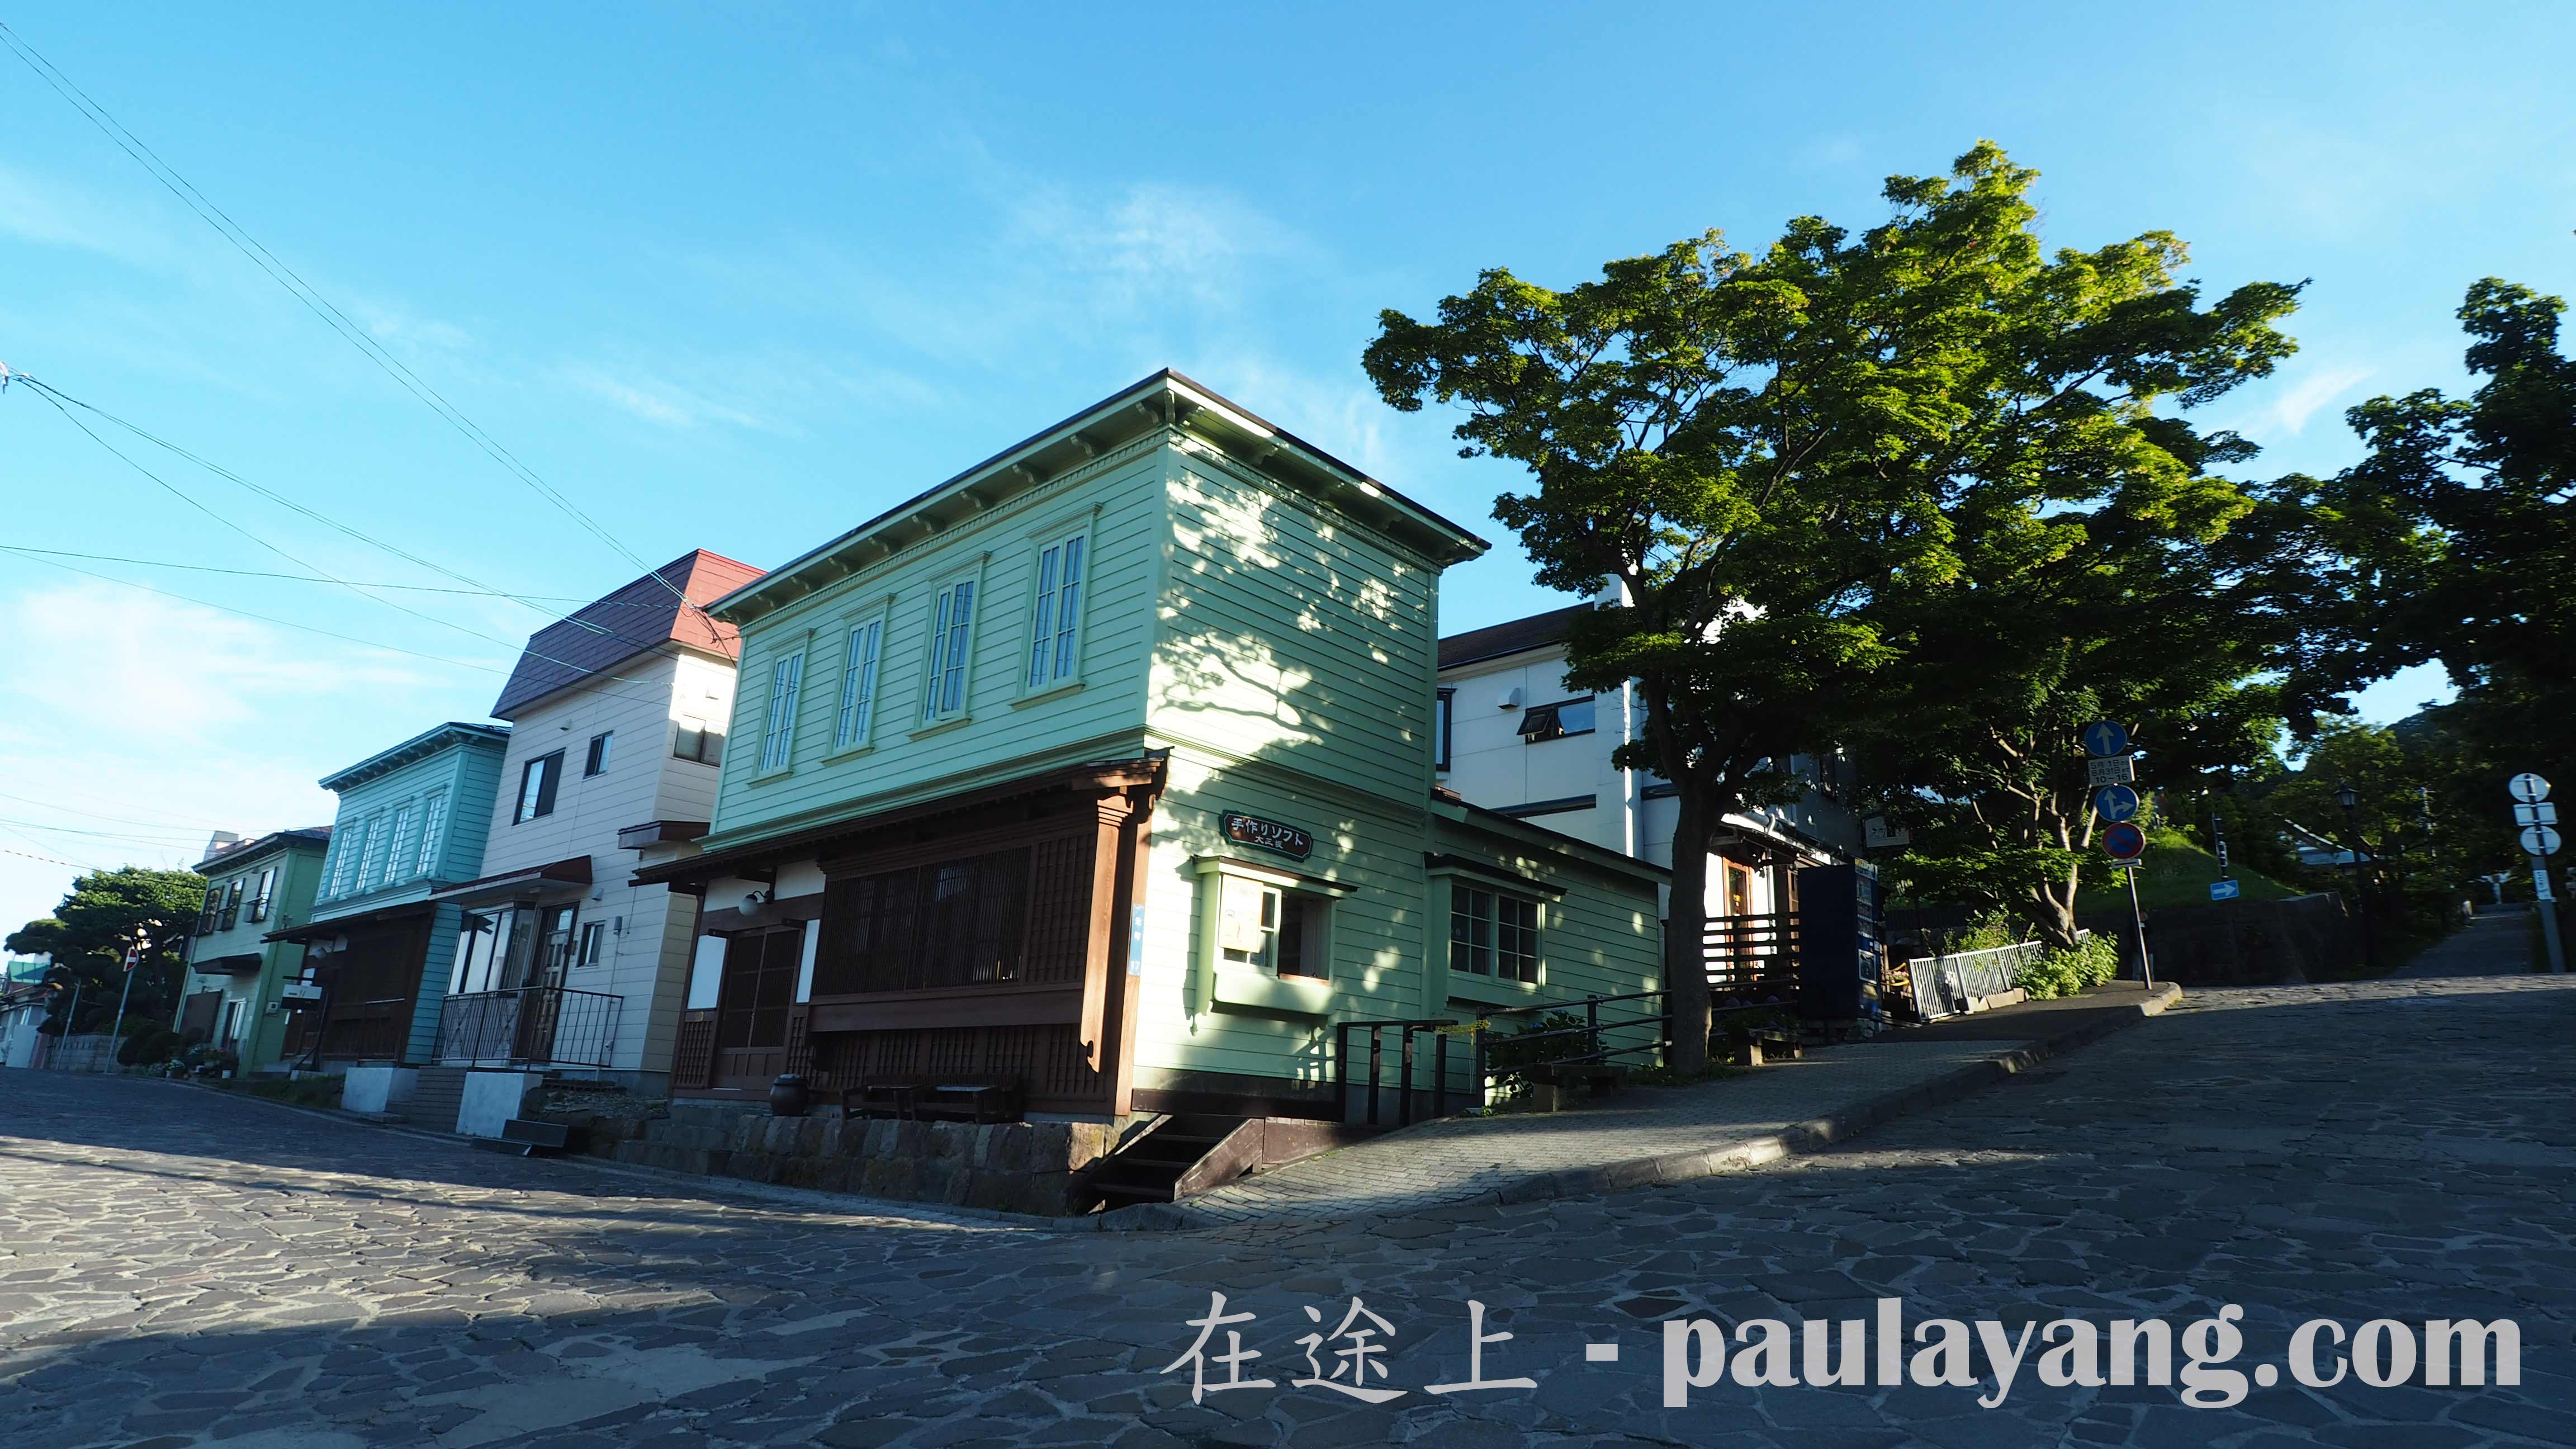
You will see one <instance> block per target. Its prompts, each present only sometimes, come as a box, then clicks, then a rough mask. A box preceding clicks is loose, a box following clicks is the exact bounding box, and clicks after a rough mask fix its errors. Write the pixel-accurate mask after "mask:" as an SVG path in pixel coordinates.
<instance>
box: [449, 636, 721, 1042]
mask: <svg viewBox="0 0 2576 1449" xmlns="http://www.w3.org/2000/svg"><path fill="white" fill-rule="evenodd" d="M675 656H676V657H675ZM733 681H734V670H733V666H732V665H731V664H730V663H727V662H724V661H719V660H713V659H707V658H703V657H701V656H699V655H695V654H689V653H681V652H678V651H676V650H674V651H673V653H671V654H658V655H650V654H648V655H639V656H637V657H635V658H632V659H628V660H626V661H624V662H623V663H620V664H618V665H616V666H615V667H614V668H612V669H610V670H609V671H607V673H606V674H605V675H600V676H593V677H592V678H590V679H588V680H585V681H583V682H581V683H579V684H576V685H574V686H572V687H570V688H568V689H564V690H560V691H558V692H556V693H554V694H552V695H549V696H547V697H545V698H544V699H541V700H538V701H537V702H536V703H535V704H534V705H533V706H531V707H529V708H526V709H523V710H521V711H520V713H519V717H518V718H517V719H516V720H515V721H513V722H512V723H513V729H512V731H511V737H510V749H509V754H508V756H507V757H506V758H505V759H504V761H503V762H502V776H501V789H500V792H499V798H498V799H496V801H495V802H494V805H493V816H492V831H491V837H490V842H489V844H488V845H487V846H486V847H485V849H484V855H483V873H484V874H485V875H501V874H505V873H507V872H510V871H514V870H525V869H529V868H531V867H534V866H540V865H548V864H552V863H553V862H555V861H559V860H569V859H571V858H573V857H575V856H588V857H589V858H590V879H591V884H590V886H589V888H588V889H587V890H584V891H582V892H581V893H580V901H579V920H580V921H581V922H583V923H589V922H594V921H596V922H601V923H603V924H605V925H607V926H608V928H609V930H608V934H607V936H606V938H605V940H604V942H603V945H602V949H601V952H600V959H599V961H598V962H597V963H596V964H591V965H581V966H575V967H573V968H572V969H571V971H569V972H568V973H567V974H566V976H565V978H564V984H565V985H566V986H568V987H571V988H573V989H575V990H579V991H597V992H601V993H604V994H607V995H612V996H617V997H620V998H622V999H623V1000H622V1003H621V1005H620V1006H619V1008H618V1019H617V1038H616V1047H615V1050H614V1051H613V1053H612V1054H611V1058H610V1065H611V1067H612V1069H614V1070H620V1071H639V1070H640V1071H666V1070H668V1069H669V1066H670V1057H671V1046H672V1042H673V1039H674V1038H675V1036H676V1035H677V1032H678V1027H679V1018H680V1012H681V1010H682V1002H683V999H684V997H685V995H686V993H687V990H688V979H689V962H690V956H691V952H692V947H693V943H694V940H695V937H696V934H697V904H696V902H695V901H694V900H693V899H692V898H690V897H686V896H679V897H675V896H673V895H672V894H671V892H670V891H669V890H668V889H667V888H665V887H662V886H643V887H637V886H633V885H629V884H628V883H627V881H628V878H629V877H630V876H631V875H633V873H634V870H635V867H636V865H637V863H638V857H637V854H636V852H634V851H632V850H629V849H627V848H625V847H624V846H621V845H619V844H618V843H617V832H618V831H619V830H621V829H624V828H625V827H627V826H631V825H642V824H644V823H646V822H648V821H653V820H696V821H704V820H706V819H708V818H709V816H710V815H711V814H712V813H713V810H714V804H715V785H716V768H715V767H714V766H712V765H705V764H700V763H698V762H696V761H694V760H681V759H675V758H673V756H672V753H671V750H672V745H673V742H674V738H675V736H676V733H677V730H678V727H679V722H680V721H681V720H683V719H691V720H703V721H705V722H706V723H707V724H708V725H709V726H710V727H712V728H715V729H722V728H723V727H724V721H725V720H726V719H727V718H728V717H729V716H730V714H731V713H732V710H733ZM602 732H608V733H610V734H612V735H613V736H614V738H613V742H612V744H611V746H610V749H609V759H608V765H607V768H606V769H605V770H603V771H602V772H601V773H600V774H599V775H597V776H595V777H585V776H584V775H583V774H582V767H583V765H584V764H585V763H586V762H587V759H588V756H589V749H590V740H591V737H592V736H594V735H597V734H600V733H602ZM556 750H561V751H563V752H564V764H563V777H562V780H561V782H560V783H559V784H558V785H557V786H556V790H555V808H554V811H553V813H552V814H549V815H544V816H540V817H538V818H537V819H535V820H531V821H527V822H525V823H522V824H514V823H513V821H514V819H515V818H516V816H517V813H518V807H519V779H520V774H521V771H522V769H523V768H524V766H525V764H526V762H527V761H529V760H532V759H536V758H538V757H540V756H543V755H547V754H551V753H553V752H554V751H556ZM547 899H548V900H549V901H556V900H559V893H555V892H549V893H548V896H547ZM451 984H452V983H451Z"/></svg>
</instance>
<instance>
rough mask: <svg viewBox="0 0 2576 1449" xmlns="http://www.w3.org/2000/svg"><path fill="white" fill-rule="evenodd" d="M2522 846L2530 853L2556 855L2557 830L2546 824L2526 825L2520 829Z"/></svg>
mask: <svg viewBox="0 0 2576 1449" xmlns="http://www.w3.org/2000/svg"><path fill="white" fill-rule="evenodd" d="M2522 848H2523V850H2524V852H2525V853H2526V854H2530V855H2556V854H2557V853H2558V832H2557V831H2556V830H2553V829H2551V828H2550V827H2549V826H2546V825H2526V826H2524V827H2523V830H2522Z"/></svg>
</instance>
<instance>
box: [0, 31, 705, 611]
mask: <svg viewBox="0 0 2576 1449" xmlns="http://www.w3.org/2000/svg"><path fill="white" fill-rule="evenodd" d="M0 44H6V45H7V46H8V47H9V49H10V50H11V52H12V53H14V54H15V55H16V56H17V57H18V59H19V61H20V62H21V63H22V64H24V65H25V66H26V67H27V68H28V69H29V70H30V71H33V72H34V73H35V75H36V77H37V79H39V80H42V81H43V82H44V83H45V84H46V85H47V86H49V87H51V88H52V89H53V91H54V93H55V94H57V95H59V96H61V97H62V98H63V99H64V100H65V101H67V102H69V103H70V104H71V106H72V108H73V109H74V110H77V111H79V112H80V113H81V115H82V117H83V118H84V119H86V120H88V122H89V123H90V124H91V125H92V126H95V127H97V128H98V131H99V133H100V134H101V135H104V136H105V137H107V138H108V140H109V141H111V142H113V143H115V145H116V147H117V149H118V150H121V151H123V152H124V153H125V154H126V155H127V156H128V157H130V158H132V159H133V161H134V163H135V164H136V165H138V166H140V167H142V168H143V169H144V170H145V171H146V172H147V173H149V174H150V175H151V177H152V179H153V180H155V181H158V182H160V183H161V185H162V187H163V189H165V190H167V191H168V192H169V193H170V194H171V195H173V196H175V197H177V198H178V199H179V201H180V204H182V205H184V206H186V207H187V208H188V209H189V210H190V211H192V212H195V213H196V214H197V218H198V219H199V220H201V221H203V222H205V223H206V225H208V226H210V227H212V228H214V230H215V233H216V235H218V236H221V237H222V238H223V239H224V240H225V241H226V242H228V243H230V244H231V245H232V247H233V249H234V250H236V251H238V252H240V253H241V254H242V255H243V256H244V257H246V258H248V259H249V260H250V262H251V264H252V265H254V266H256V267H258V268H259V269H260V270H261V271H263V272H266V273H267V274H268V276H269V279H270V280H272V281H274V282H276V283H277V284H278V285H279V286H280V287H283V288H285V289H286V292H287V295H289V296H291V297H293V298H295V299H296V300H297V301H298V302H301V303H303V304H304V307H305V309H306V310H308V311H310V312H311V313H312V314H313V315H314V316H315V317H317V318H319V319H320V320H321V321H322V323H323V325H325V326H327V327H329V328H330V329H331V330H332V331H334V332H336V333H338V334H339V335H340V336H341V337H342V338H343V339H344V340H346V341H347V342H348V343H349V345H351V346H352V347H355V348H357V349H358V351H359V353H360V354H361V355H362V356H364V357H365V358H366V359H367V360H368V361H370V362H372V363H374V364H375V365H376V366H377V367H378V368H379V369H381V370H382V371H383V372H384V373H385V375H386V376H388V377H390V378H392V379H393V380H394V382H395V383H396V384H397V385H399V386H400V387H402V389H403V390H404V391H406V392H408V393H410V394H411V395H412V396H413V397H414V398H416V399H418V400H419V401H420V402H421V403H422V404H424V405H425V406H427V407H428V408H429V409H430V411H432V412H434V413H436V414H438V416H439V417H440V418H441V419H443V420H444V421H445V422H446V423H447V425H448V426H449V427H452V428H454V429H455V430H456V431H457V432H458V433H460V434H462V435H463V436H464V437H465V438H466V439H467V440H468V441H470V442H472V443H473V444H474V445H475V446H476V447H478V448H480V449H482V450H483V452H484V453H485V454H487V455H488V456H490V457H491V459H492V460H493V461H494V462H496V463H498V464H500V465H501V466H502V468H504V469H505V470H507V471H508V472H509V473H510V474H511V476H513V477H515V478H517V479H518V480H519V481H520V482H522V483H525V484H526V485H527V486H528V487H529V488H530V489H532V490H534V491H535V492H536V494H537V496H539V497H541V498H543V499H545V500H546V501H547V502H548V503H551V504H553V505H554V506H555V507H556V508H558V509H560V510H561V511H562V512H563V513H564V515H565V516H566V517H568V518H570V519H572V520H573V522H575V523H577V524H579V525H581V526H582V528H583V529H585V530H586V531H588V532H589V533H590V534H592V535H593V536H594V537H596V538H598V539H599V541H600V542H602V543H604V544H606V545H607V546H608V547H609V548H610V549H611V550H613V551H615V552H616V553H617V554H618V555H619V556H621V557H623V558H625V559H627V560H629V561H630V562H632V563H633V564H634V565H635V566H636V567H637V568H638V569H641V570H643V571H645V572H647V573H650V572H651V571H652V565H650V564H648V563H646V562H644V560H643V559H641V558H639V557H637V556H636V554H635V552H634V551H633V550H632V549H629V548H628V547H626V545H625V544H623V543H620V542H619V541H618V540H617V538H616V536H615V535H614V534H611V533H610V532H609V531H608V530H607V529H606V528H604V527H602V526H601V525H600V523H599V521H598V520H597V519H595V518H592V517H591V516H590V515H589V514H587V513H585V512H583V511H582V510H581V508H580V507H579V506H578V505H576V504H575V503H574V502H573V501H572V500H571V499H570V498H568V497H566V496H564V494H563V493H562V492H561V491H560V490H558V489H557V488H556V487H555V486H554V485H553V484H551V483H548V482H547V481H546V480H545V479H544V478H543V477H540V476H539V475H538V473H537V471H536V470H535V469H534V468H531V467H529V466H528V465H527V464H526V463H524V462H522V461H520V459H519V458H518V456H517V455H516V454H514V453H512V452H511V451H510V450H509V449H508V448H506V447H503V446H502V445H501V443H500V441H499V440H498V439H496V438H494V437H493V436H492V435H491V434H490V433H488V432H486V431H485V430H484V429H483V427H482V426H481V425H480V424H478V423H476V422H475V421H474V420H473V419H472V418H470V417H468V416H466V415H465V413H464V411H463V410H462V409H460V408H458V407H457V406H456V405H455V404H454V403H451V402H449V401H448V400H447V399H446V398H445V397H444V396H442V395H441V394H440V393H439V391H438V390H437V389H436V388H434V387H431V386H430V385H429V383H428V382H427V381H425V380H423V379H422V378H421V376H420V375H419V374H418V373H416V372H413V371H412V370H411V368H410V367H408V366H406V365H405V364H404V363H403V361H402V359H401V358H398V357H396V356H394V355H393V353H392V352H390V351H388V350H387V349H386V348H385V346H384V345H383V344H382V343H380V342H378V341H376V339H375V337H374V336H373V335H372V334H370V333H369V332H368V331H367V329H366V328H364V327H362V326H360V325H359V324H358V323H357V322H356V321H355V320H354V319H352V318H351V317H350V316H349V314H348V313H346V312H343V311H341V310H340V308H339V307H338V306H337V305H336V304H335V303H333V302H332V301H331V300H330V299H329V298H328V297H325V296H323V295H322V293H321V292H320V291H318V290H317V289H315V288H314V286H313V284H312V283H310V282H307V281H305V280H304V278H303V277H302V276H300V275H298V274H297V272H296V271H295V269H294V268H292V267H289V266H288V265H286V263H285V262H283V261H281V260H279V258H278V256H277V254H276V253H274V252H271V251H270V250H269V249H268V248H267V247H266V246H264V245H262V244H261V243H260V241H259V239H258V238H256V237H254V236H252V235H251V234H250V233H249V232H248V231H247V230H245V229H243V227H242V226H241V224H240V223H239V222H236V221H234V220H233V219H232V217H231V216H230V215H229V214H228V213H226V212H225V211H224V209H223V208H222V207H219V206H217V205H216V204H215V203H214V202H213V201H211V200H209V199H208V198H207V197H206V195H205V193H203V192H201V191H199V190H198V189H197V188H196V186H195V184H194V183H192V182H190V181H189V180H188V178H187V177H185V176H182V175H181V174H179V172H178V171H177V169H176V168H174V167H172V166H171V165H170V164H169V163H168V162H166V161H164V160H162V159H161V157H160V156H159V155H158V154H157V153H155V152H154V151H153V150H152V148H151V147H149V146H147V145H145V144H144V143H143V141H142V138H140V137H138V136H136V135H135V134H134V133H133V132H132V131H129V130H127V129H126V128H125V126H124V124H123V123H122V122H120V121H118V120H117V119H116V117H114V116H113V115H111V114H109V113H108V111H107V109H106V107H104V106H101V105H100V104H99V103H98V102H97V101H95V100H92V99H91V98H90V96H89V93H88V92H86V91H83V90H82V89H81V88H80V87H79V86H78V85H76V84H74V83H73V81H72V79H71V77H69V76H67V75H65V74H63V72H62V71H61V69H60V68H58V67H57V66H55V65H54V63H53V62H52V61H50V60H47V59H46V58H45V57H44V56H43V55H41V54H39V53H38V52H37V51H36V49H35V48H34V47H33V46H30V45H29V44H27V43H26V41H24V40H22V39H20V38H19V36H18V34H17V33H16V32H15V31H13V30H11V29H10V28H9V27H8V26H7V25H6V24H5V23H0ZM656 577H658V575H657V576H656ZM663 583H664V584H665V586H666V587H667V586H668V584H669V581H668V580H663ZM673 592H675V593H677V592H679V591H678V590H676V589H674V590H673ZM684 601H685V598H684Z"/></svg>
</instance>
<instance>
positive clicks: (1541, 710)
mask: <svg viewBox="0 0 2576 1449" xmlns="http://www.w3.org/2000/svg"><path fill="white" fill-rule="evenodd" d="M1590 733H1592V696H1591V695H1588V694H1587V695H1585V696H1583V697H1582V698H1581V699H1566V700H1559V701H1557V702H1556V703H1555V704H1534V705H1531V706H1530V708H1529V712H1528V713H1527V714H1525V715H1522V716H1521V738H1522V739H1524V740H1527V741H1528V742H1529V743H1531V744H1537V743H1538V742H1539V741H1541V740H1561V739H1564V738H1565V737H1566V736H1567V735H1588V734H1590Z"/></svg>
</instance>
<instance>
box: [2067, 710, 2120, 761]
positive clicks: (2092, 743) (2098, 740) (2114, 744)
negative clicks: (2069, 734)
mask: <svg viewBox="0 0 2576 1449" xmlns="http://www.w3.org/2000/svg"><path fill="white" fill-rule="evenodd" d="M2078 738H2080V739H2082V740H2083V741H2084V753H2086V754H2088V755H2093V756H2096V757H2099V758H2105V759H2107V758H2109V757H2110V756H2112V755H2125V754H2127V753H2128V752H2129V727H2128V726H2126V725H2119V724H2113V723H2112V722H2111V721H2109V720H2107V719H2097V720H2095V721H2093V722H2092V723H2091V724H2089V725H2086V726H2085V727H2084V728H2083V730H2082V731H2081V733H2080V734H2079V735H2078Z"/></svg>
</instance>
